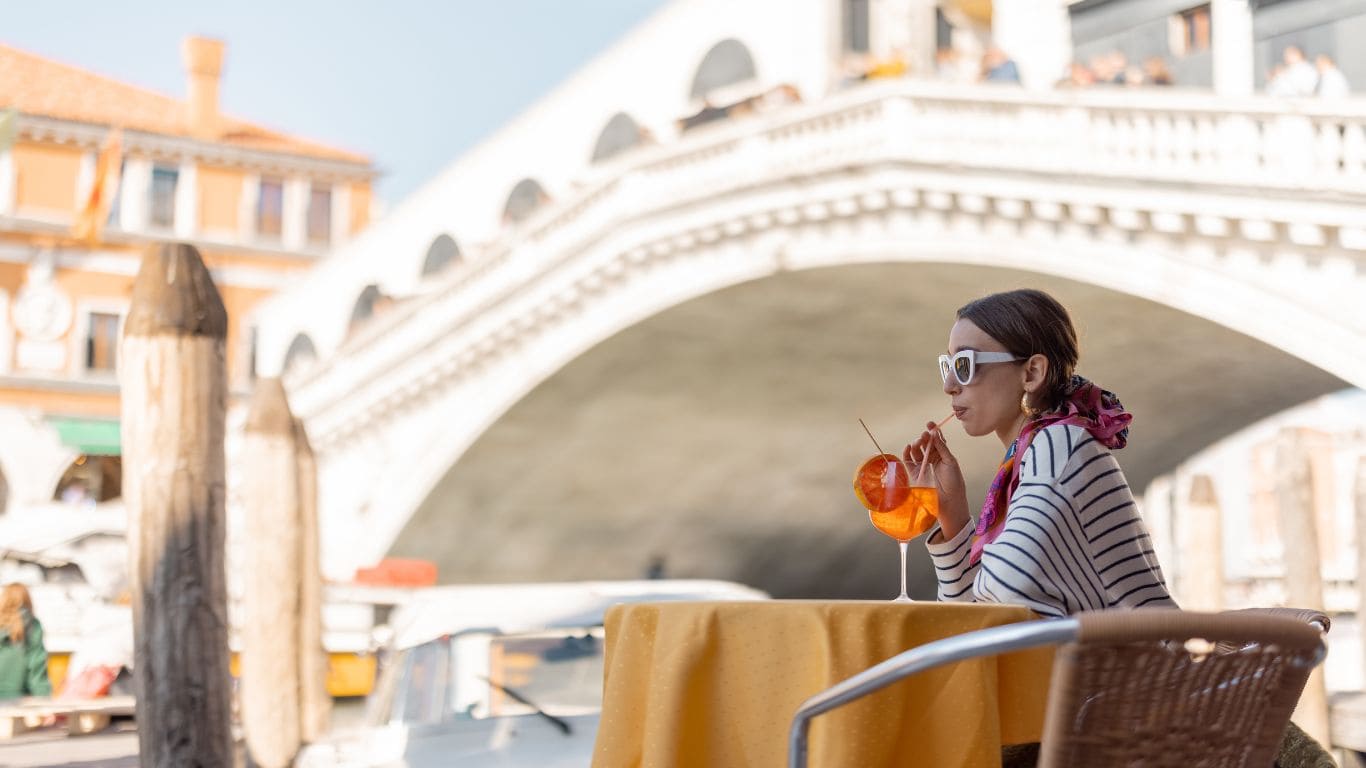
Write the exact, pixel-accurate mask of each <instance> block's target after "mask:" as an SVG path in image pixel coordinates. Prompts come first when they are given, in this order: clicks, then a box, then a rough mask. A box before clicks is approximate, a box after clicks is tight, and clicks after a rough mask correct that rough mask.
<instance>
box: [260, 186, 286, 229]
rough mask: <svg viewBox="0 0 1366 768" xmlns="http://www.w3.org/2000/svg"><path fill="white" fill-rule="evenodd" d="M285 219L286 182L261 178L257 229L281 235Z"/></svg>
mask: <svg viewBox="0 0 1366 768" xmlns="http://www.w3.org/2000/svg"><path fill="white" fill-rule="evenodd" d="M284 221H285V183H284V181H283V180H281V179H261V194H260V195H259V196H258V197H257V198H256V231H257V232H258V233H259V234H262V235H270V236H271V237H279V236H280V233H281V232H282V231H283V228H284Z"/></svg>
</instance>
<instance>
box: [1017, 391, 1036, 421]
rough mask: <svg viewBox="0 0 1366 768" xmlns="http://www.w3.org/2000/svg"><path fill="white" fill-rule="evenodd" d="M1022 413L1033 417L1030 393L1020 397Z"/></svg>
mask: <svg viewBox="0 0 1366 768" xmlns="http://www.w3.org/2000/svg"><path fill="white" fill-rule="evenodd" d="M1020 411H1021V412H1022V413H1024V414H1025V415H1026V416H1033V415H1034V409H1033V408H1031V407H1029V393H1028V392H1024V393H1023V394H1021V395H1020Z"/></svg>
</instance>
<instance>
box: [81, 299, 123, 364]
mask: <svg viewBox="0 0 1366 768" xmlns="http://www.w3.org/2000/svg"><path fill="white" fill-rule="evenodd" d="M87 317H88V320H87V326H86V336H85V368H86V370H88V371H107V372H110V373H112V372H113V371H114V370H115V368H116V367H117V366H118V354H119V320H120V318H119V316H118V315H116V314H113V313H111V312H91V313H90V314H89V315H88V316H87Z"/></svg>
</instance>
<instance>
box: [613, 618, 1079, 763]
mask: <svg viewBox="0 0 1366 768" xmlns="http://www.w3.org/2000/svg"><path fill="white" fill-rule="evenodd" d="M1033 618H1036V617H1035V616H1034V614H1033V613H1031V612H1030V611H1029V610H1028V609H1025V608H1021V607H1017V606H1006V605H984V604H970V603H969V604H955V603H933V602H925V603H909V604H906V603H901V604H898V603H884V602H861V601H842V602H824V601H787V600H775V601H763V602H703V603H682V602H680V603H637V604H634V605H629V604H628V605H620V606H616V607H615V608H612V609H611V610H610V611H609V612H608V614H607V622H606V625H607V658H606V670H605V680H604V689H603V708H602V721H601V725H600V726H599V728H598V735H597V744H596V746H595V750H594V755H593V768H637V767H639V768H693V767H695V768H782V767H783V766H785V765H786V764H787V763H786V761H787V735H788V728H789V726H790V724H791V721H792V715H793V714H794V713H795V712H796V709H797V707H798V706H799V705H800V704H801V703H802V702H803V701H805V700H806V699H807V698H808V697H810V696H811V695H813V694H815V693H817V692H818V691H821V690H823V689H825V688H828V687H829V686H831V685H833V684H835V683H837V682H839V681H841V680H844V679H845V678H847V677H850V676H852V675H854V674H855V673H858V672H860V671H862V670H864V669H866V668H868V667H870V666H872V665H873V664H876V663H878V662H880V661H883V660H885V659H888V658H890V657H892V656H895V655H896V654H898V653H900V652H901V651H904V650H907V649H908V648H913V647H915V646H917V645H923V644H924V643H928V642H930V641H933V640H938V639H940V638H944V637H949V636H951V635H957V634H962V633H964V632H970V631H972V630H976V629H982V628H985V627H992V626H999V625H1002V624H1010V623H1013V622H1018V621H1025V620H1029V619H1033ZM1052 658H1053V656H1052V649H1048V648H1045V649H1038V650H1034V651H1024V652H1019V653H1015V654H1010V655H1007V656H1001V657H993V658H987V659H983V660H980V661H971V662H963V663H960V664H956V665H952V666H949V667H942V668H939V669H936V670H931V671H929V672H925V673H921V674H919V675H916V676H913V677H911V678H908V679H906V680H903V681H901V682H899V683H896V684H894V685H892V686H890V687H888V688H884V689H883V690H881V691H879V692H878V693H875V694H873V695H871V696H868V697H866V698H864V699H861V700H859V701H856V702H853V703H850V704H848V705H846V706H844V707H843V708H840V709H837V710H835V711H833V712H830V713H827V714H825V715H821V716H820V717H817V718H816V719H815V720H814V721H813V722H812V728H811V752H810V754H811V761H810V765H811V766H812V768H836V767H839V768H844V767H846V766H847V768H881V767H882V766H927V767H928V768H953V766H997V765H999V764H1000V746H1001V745H1002V744H1014V743H1023V742H1028V741H1038V740H1039V737H1040V734H1041V733H1042V731H1043V717H1044V703H1045V701H1046V699H1047V694H1048V679H1049V673H1050V672H1051V669H1052Z"/></svg>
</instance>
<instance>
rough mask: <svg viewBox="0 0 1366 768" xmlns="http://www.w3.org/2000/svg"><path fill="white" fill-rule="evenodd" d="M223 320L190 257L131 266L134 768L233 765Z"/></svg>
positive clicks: (170, 250)
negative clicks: (134, 271) (133, 276)
mask: <svg viewBox="0 0 1366 768" xmlns="http://www.w3.org/2000/svg"><path fill="white" fill-rule="evenodd" d="M227 332H228V315H227V312H226V311H225V310H224V308H223V301H222V299H221V298H220V297H219V295H218V289H217V288H215V287H214V284H213V280H212V279H211V278H210V277H209V272H208V270H207V269H205V267H204V262H203V260H202V259H200V257H199V253H198V252H197V251H196V250H195V249H194V248H193V247H191V246H188V245H182V244H175V245H161V246H154V247H153V248H151V249H149V250H148V251H147V253H146V254H145V255H144V256H143V259H142V267H141V268H140V269H139V270H138V275H137V278H136V279H135V280H134V282H133V301H132V306H131V307H130V309H129V311H128V319H127V321H126V322H125V323H124V336H123V348H122V352H121V354H120V358H121V366H120V374H119V382H120V386H121V396H122V411H123V413H122V427H121V429H122V441H123V460H124V485H123V498H124V503H125V505H126V508H127V510H128V545H129V546H128V549H129V569H128V570H129V580H130V582H131V587H132V595H133V636H134V658H135V661H134V663H135V669H134V681H135V682H134V684H135V687H136V691H137V717H138V750H139V755H140V763H141V765H142V766H143V768H162V767H163V766H171V765H188V766H203V767H205V768H209V767H211V766H212V767H217V766H222V768H230V766H231V765H232V761H233V744H232V732H231V692H230V691H231V678H230V677H229V673H228V593H227V582H226V572H225V570H224V557H225V551H224V526H225V520H224V510H223V504H224V497H225V490H224V489H225V485H224V480H223V471H224V458H223V433H224V412H225V408H226V404H227V372H226V358H225V354H224V344H225V340H226V338H227Z"/></svg>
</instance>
